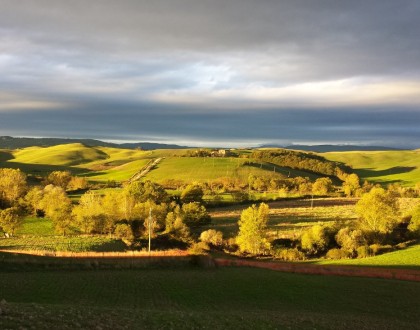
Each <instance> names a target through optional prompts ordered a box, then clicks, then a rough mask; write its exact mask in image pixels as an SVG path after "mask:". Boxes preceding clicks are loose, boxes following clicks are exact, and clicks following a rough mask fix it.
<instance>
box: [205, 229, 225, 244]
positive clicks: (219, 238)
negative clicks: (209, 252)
mask: <svg viewBox="0 0 420 330" xmlns="http://www.w3.org/2000/svg"><path fill="white" fill-rule="evenodd" d="M200 241H202V242H205V243H207V244H211V245H213V246H221V245H222V244H223V233H222V232H221V231H217V230H214V229H209V230H206V231H203V232H202V233H201V235H200Z"/></svg>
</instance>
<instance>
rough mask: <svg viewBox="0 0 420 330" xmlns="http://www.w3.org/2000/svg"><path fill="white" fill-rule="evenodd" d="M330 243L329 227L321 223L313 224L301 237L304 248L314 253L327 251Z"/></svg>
mask: <svg viewBox="0 0 420 330" xmlns="http://www.w3.org/2000/svg"><path fill="white" fill-rule="evenodd" d="M329 243H330V238H329V235H328V228H327V227H325V226H321V225H315V226H312V227H311V228H309V229H308V230H306V231H305V232H304V233H303V234H302V236H301V238H300V244H301V247H302V249H303V250H305V251H307V252H308V253H309V254H312V255H318V254H320V253H322V252H324V251H326V250H327V248H328V244H329Z"/></svg>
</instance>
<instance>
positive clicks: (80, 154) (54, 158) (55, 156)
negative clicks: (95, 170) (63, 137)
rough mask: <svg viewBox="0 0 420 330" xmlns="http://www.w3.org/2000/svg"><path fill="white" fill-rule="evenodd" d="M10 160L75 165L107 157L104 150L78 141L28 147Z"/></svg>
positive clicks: (26, 162) (16, 152) (18, 151)
mask: <svg viewBox="0 0 420 330" xmlns="http://www.w3.org/2000/svg"><path fill="white" fill-rule="evenodd" d="M13 156H14V159H13V160H10V161H11V162H18V163H24V164H43V165H62V166H75V165H80V164H83V163H88V162H92V161H97V160H102V159H107V158H108V157H109V156H108V154H106V153H105V152H103V151H101V150H99V149H97V148H93V147H88V146H85V145H83V144H80V143H74V144H63V145H58V146H53V147H47V148H42V147H29V148H25V149H22V150H17V151H15V152H14V153H13Z"/></svg>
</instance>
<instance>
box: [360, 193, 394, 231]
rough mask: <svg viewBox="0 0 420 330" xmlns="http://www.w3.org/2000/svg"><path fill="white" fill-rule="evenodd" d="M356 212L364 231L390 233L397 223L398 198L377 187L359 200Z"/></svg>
mask: <svg viewBox="0 0 420 330" xmlns="http://www.w3.org/2000/svg"><path fill="white" fill-rule="evenodd" d="M356 213H357V215H358V216H359V225H360V228H361V229H362V230H363V231H366V232H372V233H374V234H375V233H376V234H379V233H381V234H386V233H390V232H391V231H392V230H393V229H394V227H395V226H396V224H397V217H398V205H397V199H396V198H395V196H393V195H392V194H390V193H388V192H386V191H385V190H384V189H383V188H379V187H375V188H373V189H372V190H371V191H370V192H368V193H366V194H364V195H363V196H362V198H361V199H360V200H359V201H358V202H357V204H356Z"/></svg>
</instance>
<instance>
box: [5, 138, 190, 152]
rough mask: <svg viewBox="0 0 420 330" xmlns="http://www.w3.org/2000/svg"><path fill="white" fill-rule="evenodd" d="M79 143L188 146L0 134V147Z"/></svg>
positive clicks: (149, 147)
mask: <svg viewBox="0 0 420 330" xmlns="http://www.w3.org/2000/svg"><path fill="white" fill-rule="evenodd" d="M71 143H81V144H84V145H86V146H89V147H111V148H121V149H138V148H140V149H143V150H154V149H187V148H189V147H186V146H180V145H177V144H164V143H152V142H136V143H121V144H120V143H111V142H104V141H101V140H95V139H64V138H28V137H12V136H0V149H19V148H27V147H52V146H56V145H60V144H71Z"/></svg>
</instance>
